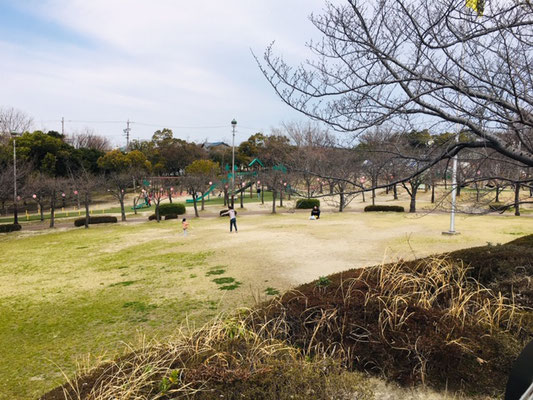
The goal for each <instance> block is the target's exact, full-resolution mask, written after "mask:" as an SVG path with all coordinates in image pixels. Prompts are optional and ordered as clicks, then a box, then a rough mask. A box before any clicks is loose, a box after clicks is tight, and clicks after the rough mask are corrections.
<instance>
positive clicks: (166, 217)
mask: <svg viewBox="0 0 533 400" xmlns="http://www.w3.org/2000/svg"><path fill="white" fill-rule="evenodd" d="M154 217H155V215H154ZM165 219H178V216H177V215H176V214H169V215H165Z"/></svg>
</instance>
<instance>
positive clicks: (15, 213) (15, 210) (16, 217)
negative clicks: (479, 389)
mask: <svg viewBox="0 0 533 400" xmlns="http://www.w3.org/2000/svg"><path fill="white" fill-rule="evenodd" d="M13 223H14V224H18V223H19V212H18V207H17V202H16V201H15V202H14V203H13Z"/></svg>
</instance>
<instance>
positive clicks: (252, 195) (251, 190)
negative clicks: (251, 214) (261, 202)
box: [250, 185, 254, 199]
mask: <svg viewBox="0 0 533 400" xmlns="http://www.w3.org/2000/svg"><path fill="white" fill-rule="evenodd" d="M253 187H254V185H250V198H251V199H253V198H254V189H253Z"/></svg>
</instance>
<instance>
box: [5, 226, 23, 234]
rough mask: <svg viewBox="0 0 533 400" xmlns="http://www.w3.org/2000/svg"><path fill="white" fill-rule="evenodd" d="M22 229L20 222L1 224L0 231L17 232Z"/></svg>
mask: <svg viewBox="0 0 533 400" xmlns="http://www.w3.org/2000/svg"><path fill="white" fill-rule="evenodd" d="M21 229H22V227H21V226H20V225H19V224H5V225H0V233H8V232H15V231H20V230H21Z"/></svg>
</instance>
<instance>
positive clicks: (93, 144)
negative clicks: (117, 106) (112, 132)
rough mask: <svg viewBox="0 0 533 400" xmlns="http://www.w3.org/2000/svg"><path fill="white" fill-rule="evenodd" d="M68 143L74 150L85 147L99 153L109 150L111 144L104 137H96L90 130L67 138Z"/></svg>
mask: <svg viewBox="0 0 533 400" xmlns="http://www.w3.org/2000/svg"><path fill="white" fill-rule="evenodd" d="M68 142H69V143H70V144H71V145H72V146H73V147H74V148H76V149H79V148H82V147H85V148H88V149H94V150H99V151H109V150H111V142H110V141H109V139H108V138H106V137H104V136H100V135H97V134H96V133H94V132H93V131H92V130H90V129H85V130H84V131H82V132H79V133H74V134H72V135H71V136H69V137H68Z"/></svg>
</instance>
